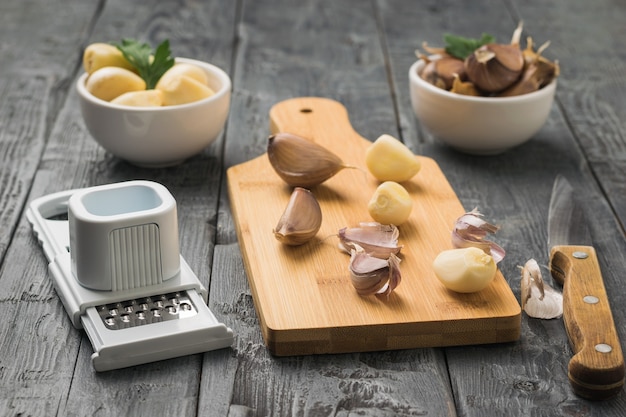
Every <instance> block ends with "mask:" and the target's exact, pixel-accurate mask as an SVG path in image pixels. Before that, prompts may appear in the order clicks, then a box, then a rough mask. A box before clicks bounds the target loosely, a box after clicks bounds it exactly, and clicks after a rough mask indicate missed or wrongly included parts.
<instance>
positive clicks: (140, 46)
mask: <svg viewBox="0 0 626 417" xmlns="http://www.w3.org/2000/svg"><path fill="white" fill-rule="evenodd" d="M113 45H115V46H116V47H117V49H119V50H120V51H121V52H122V54H123V55H124V58H126V60H127V61H128V62H130V63H131V64H132V65H133V66H134V67H135V69H137V72H138V73H139V76H140V77H141V78H143V80H144V81H145V82H146V89H148V90H151V89H153V88H154V87H155V86H156V84H157V82H158V81H159V79H160V78H161V76H162V75H163V74H165V72H166V71H167V70H168V69H170V68H172V67H173V66H174V58H173V57H172V56H171V55H172V52H171V51H170V42H169V40H167V39H166V40H164V41H163V42H161V43H160V44H159V46H157V48H156V51H154V53H153V51H152V47H151V46H150V45H149V44H147V43H141V42H139V41H136V40H134V39H122V42H121V43H114V44H113Z"/></svg>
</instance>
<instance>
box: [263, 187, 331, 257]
mask: <svg viewBox="0 0 626 417" xmlns="http://www.w3.org/2000/svg"><path fill="white" fill-rule="evenodd" d="M321 225H322V210H321V208H320V205H319V203H318V202H317V199H316V198H315V196H314V195H313V193H312V192H311V191H309V190H307V189H305V188H302V187H296V188H294V190H293V192H292V193H291V197H290V198H289V203H288V204H287V207H286V208H285V211H284V212H283V214H282V216H281V217H280V219H279V220H278V224H277V225H276V227H275V228H274V230H273V233H274V237H276V239H277V240H278V241H279V242H281V243H283V244H285V245H289V246H299V245H303V244H305V243H307V242H308V241H309V240H311V239H313V237H315V235H316V234H317V232H318V231H319V229H320V227H321Z"/></svg>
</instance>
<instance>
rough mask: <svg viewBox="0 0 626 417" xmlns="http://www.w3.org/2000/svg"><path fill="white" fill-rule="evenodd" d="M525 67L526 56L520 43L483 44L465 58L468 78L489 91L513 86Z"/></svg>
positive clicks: (492, 91)
mask: <svg viewBox="0 0 626 417" xmlns="http://www.w3.org/2000/svg"><path fill="white" fill-rule="evenodd" d="M523 69H524V56H523V54H522V51H521V50H520V48H519V46H518V45H503V44H495V43H491V44H487V45H483V46H481V47H480V48H478V49H477V50H476V51H474V53H473V54H471V55H470V56H468V57H467V58H466V59H465V71H466V73H467V77H468V79H469V80H470V81H472V82H473V83H474V85H476V87H478V88H479V89H481V90H483V91H486V92H489V93H496V92H498V91H502V90H504V89H505V88H507V87H509V86H511V85H512V84H513V83H514V82H515V81H517V80H518V79H519V77H520V75H521V74H522V70H523Z"/></svg>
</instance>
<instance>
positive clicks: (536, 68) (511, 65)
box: [416, 23, 560, 97]
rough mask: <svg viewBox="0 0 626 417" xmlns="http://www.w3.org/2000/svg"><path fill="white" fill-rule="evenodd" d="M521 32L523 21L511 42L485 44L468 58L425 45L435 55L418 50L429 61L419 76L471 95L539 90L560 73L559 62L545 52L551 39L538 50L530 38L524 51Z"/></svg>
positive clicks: (489, 95) (492, 95) (504, 94)
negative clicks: (428, 54) (547, 56)
mask: <svg viewBox="0 0 626 417" xmlns="http://www.w3.org/2000/svg"><path fill="white" fill-rule="evenodd" d="M521 33H522V24H521V23H520V24H519V25H518V26H517V28H516V29H515V31H514V33H513V36H512V39H511V42H510V43H509V44H500V43H494V42H492V43H487V44H483V45H481V46H479V47H478V48H476V49H475V50H474V51H473V53H471V54H469V55H468V56H467V57H465V58H460V57H456V56H452V55H449V54H448V53H447V52H446V49H444V48H430V47H426V46H423V47H424V49H425V50H426V51H427V52H429V53H435V55H431V56H424V55H422V54H421V53H419V52H416V54H417V56H418V58H420V59H423V60H424V61H425V62H426V65H425V66H424V68H423V69H422V71H421V73H420V74H419V75H420V77H422V78H423V79H424V80H426V81H427V82H429V83H431V84H433V85H435V86H437V87H439V88H442V89H445V90H447V91H450V92H453V93H457V94H463V95H470V96H485V97H511V96H516V95H521V94H528V93H531V92H533V91H537V90H539V89H541V88H543V87H545V86H546V85H548V84H550V82H552V80H554V79H555V78H556V77H558V76H559V74H560V70H559V65H558V62H551V61H550V60H548V59H546V58H544V57H543V56H542V55H541V54H542V52H543V51H544V50H545V49H546V48H547V46H548V45H549V42H546V43H545V44H543V45H542V46H541V47H540V48H539V49H537V50H536V51H535V50H534V45H533V42H532V39H531V38H530V37H529V38H528V39H527V46H526V49H524V50H522V49H521V47H520V37H521Z"/></svg>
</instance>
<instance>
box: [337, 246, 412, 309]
mask: <svg viewBox="0 0 626 417" xmlns="http://www.w3.org/2000/svg"><path fill="white" fill-rule="evenodd" d="M349 268H350V279H351V282H352V285H353V286H354V289H355V290H356V292H357V294H359V295H363V296H367V295H374V294H376V295H386V296H387V298H389V295H390V294H391V293H392V292H393V290H395V289H396V288H397V287H398V285H399V284H400V281H401V274H400V258H398V257H397V256H395V255H394V254H391V256H389V258H388V259H380V258H375V257H373V256H371V255H370V254H368V253H366V252H365V251H364V250H363V249H362V248H360V247H358V246H357V247H356V248H355V249H352V251H351V255H350V266H349Z"/></svg>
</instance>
